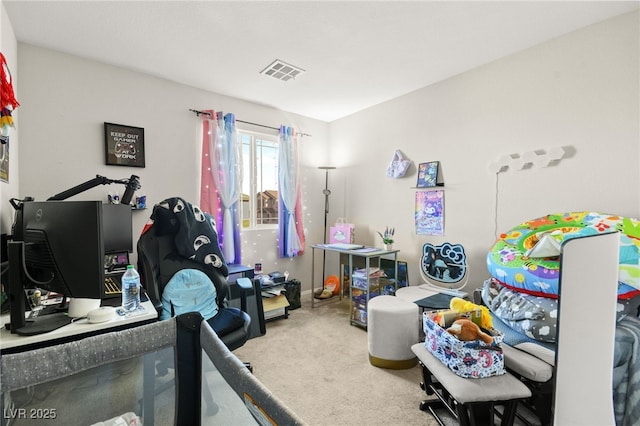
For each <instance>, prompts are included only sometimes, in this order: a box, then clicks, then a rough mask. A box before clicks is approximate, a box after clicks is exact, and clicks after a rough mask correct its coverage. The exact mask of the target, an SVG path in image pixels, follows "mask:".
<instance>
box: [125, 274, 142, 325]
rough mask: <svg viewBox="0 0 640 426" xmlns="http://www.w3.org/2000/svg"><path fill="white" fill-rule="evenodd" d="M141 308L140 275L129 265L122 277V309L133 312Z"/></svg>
mask: <svg viewBox="0 0 640 426" xmlns="http://www.w3.org/2000/svg"><path fill="white" fill-rule="evenodd" d="M139 307H140V274H138V271H136V269H135V268H134V267H133V265H127V270H126V271H125V273H124V274H123V275H122V309H124V311H125V312H127V313H129V312H133V311H135V310H136V309H138V308H139Z"/></svg>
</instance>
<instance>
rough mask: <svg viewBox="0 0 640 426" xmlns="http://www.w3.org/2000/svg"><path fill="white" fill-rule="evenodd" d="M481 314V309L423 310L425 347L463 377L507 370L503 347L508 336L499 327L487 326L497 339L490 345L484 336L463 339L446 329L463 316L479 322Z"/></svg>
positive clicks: (496, 374)
mask: <svg viewBox="0 0 640 426" xmlns="http://www.w3.org/2000/svg"><path fill="white" fill-rule="evenodd" d="M481 314H482V313H481V311H473V312H467V313H460V312H455V311H451V310H442V311H428V312H424V313H423V328H424V334H425V342H424V345H425V347H426V348H427V350H428V351H429V352H431V353H432V354H433V355H434V356H435V357H436V358H438V359H439V360H440V361H441V362H442V363H443V364H445V365H446V366H447V367H449V369H450V370H451V371H453V372H454V373H455V374H456V375H458V376H460V377H465V378H474V379H479V378H483V377H491V376H499V375H502V374H504V373H505V369H504V356H503V353H502V348H501V347H500V343H501V342H502V340H503V338H504V336H503V335H502V333H500V332H499V331H498V330H495V329H491V330H484V331H485V332H487V333H488V334H490V335H491V336H492V337H493V343H491V344H489V345H488V344H486V343H484V342H483V341H481V340H474V341H469V342H463V341H460V340H458V338H457V337H456V336H454V335H452V334H450V333H449V332H447V330H446V328H447V327H449V326H450V325H451V323H453V321H454V320H455V319H456V318H459V317H461V316H466V317H468V318H469V319H471V320H472V321H474V322H476V323H478V321H479V319H480V316H481Z"/></svg>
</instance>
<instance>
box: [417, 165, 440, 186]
mask: <svg viewBox="0 0 640 426" xmlns="http://www.w3.org/2000/svg"><path fill="white" fill-rule="evenodd" d="M439 174H440V162H439V161H429V162H428V163H420V164H419V165H418V181H417V182H416V187H417V188H430V187H433V186H442V185H440V179H439V178H440V176H439Z"/></svg>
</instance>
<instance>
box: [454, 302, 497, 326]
mask: <svg viewBox="0 0 640 426" xmlns="http://www.w3.org/2000/svg"><path fill="white" fill-rule="evenodd" d="M449 307H450V308H451V310H453V311H456V312H460V313H462V312H470V311H478V310H479V311H482V318H481V319H480V324H481V325H482V328H484V329H485V330H491V329H492V328H493V320H492V319H491V314H490V313H489V308H487V307H486V306H482V305H476V304H475V303H473V302H470V301H468V300H464V299H462V298H460V297H454V298H452V299H451V301H450V302H449Z"/></svg>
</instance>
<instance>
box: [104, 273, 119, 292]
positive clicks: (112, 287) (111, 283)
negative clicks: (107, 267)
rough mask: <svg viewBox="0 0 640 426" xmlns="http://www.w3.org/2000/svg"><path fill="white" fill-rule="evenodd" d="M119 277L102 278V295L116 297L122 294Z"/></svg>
mask: <svg viewBox="0 0 640 426" xmlns="http://www.w3.org/2000/svg"><path fill="white" fill-rule="evenodd" d="M120 278H121V275H111V276H105V277H104V295H105V296H106V297H109V296H118V295H120V294H122V286H121V281H120Z"/></svg>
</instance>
